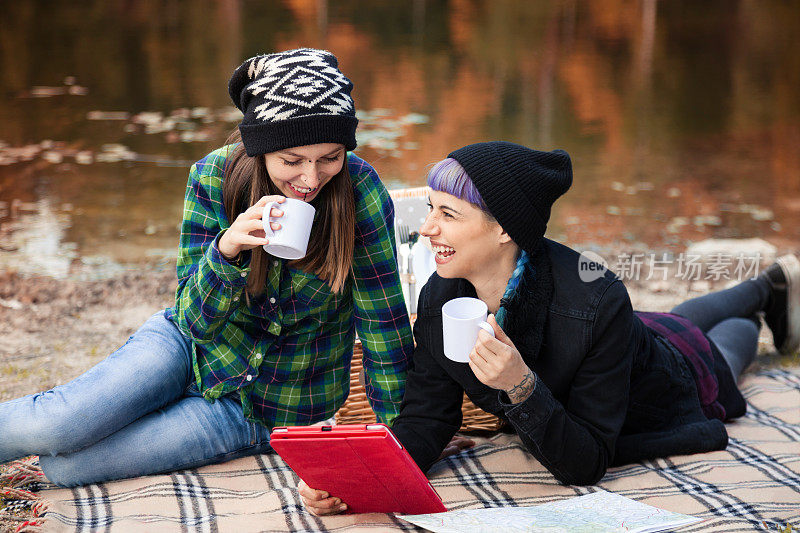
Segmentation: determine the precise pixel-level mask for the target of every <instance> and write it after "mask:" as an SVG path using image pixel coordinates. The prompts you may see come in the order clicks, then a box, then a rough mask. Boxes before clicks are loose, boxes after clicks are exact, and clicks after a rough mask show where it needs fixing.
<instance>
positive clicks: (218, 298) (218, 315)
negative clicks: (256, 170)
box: [174, 152, 250, 344]
mask: <svg viewBox="0 0 800 533" xmlns="http://www.w3.org/2000/svg"><path fill="white" fill-rule="evenodd" d="M224 162H225V158H224V157H222V156H220V155H219V152H212V153H211V154H209V155H208V156H206V157H205V158H203V159H201V160H200V161H198V162H197V163H195V164H194V165H192V168H191V170H190V172H189V181H188V183H187V186H186V196H185V199H184V207H183V221H182V222H181V235H180V244H179V249H178V261H177V272H178V287H177V289H176V293H175V308H174V309H175V316H176V319H177V324H178V327H179V328H180V330H181V332H182V333H183V334H184V335H186V336H187V337H189V338H191V339H193V340H194V341H195V342H196V343H198V344H203V343H207V342H210V341H212V340H213V339H214V338H215V337H216V336H217V335H218V334H219V332H220V330H221V329H222V328H223V327H224V326H225V322H226V320H227V318H228V317H229V316H230V315H231V314H232V313H233V311H234V310H235V309H236V307H238V305H239V300H240V298H241V296H242V293H243V291H244V288H245V285H246V282H247V275H248V272H249V271H250V268H249V257H248V260H246V261H244V262H243V265H242V266H234V265H232V264H230V263H229V262H228V261H227V260H226V259H225V258H224V257H223V256H222V254H221V253H220V251H219V247H218V243H219V238H220V237H221V236H222V234H223V233H224V231H225V229H227V227H228V226H229V224H228V220H227V217H226V215H225V210H224V207H223V203H222V168H223V165H224ZM247 255H248V256H249V254H247Z"/></svg>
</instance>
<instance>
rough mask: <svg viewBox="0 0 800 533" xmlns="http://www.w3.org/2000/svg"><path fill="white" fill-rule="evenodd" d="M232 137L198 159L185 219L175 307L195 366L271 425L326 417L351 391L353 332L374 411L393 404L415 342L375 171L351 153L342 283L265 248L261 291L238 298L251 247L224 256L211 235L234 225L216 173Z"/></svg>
mask: <svg viewBox="0 0 800 533" xmlns="http://www.w3.org/2000/svg"><path fill="white" fill-rule="evenodd" d="M233 148H234V147H233V146H225V147H222V148H220V149H218V150H215V151H214V152H212V153H210V154H209V155H207V156H206V157H205V158H203V159H201V160H200V161H198V162H197V163H195V164H194V165H193V166H192V168H191V171H190V173H189V180H188V184H187V188H186V197H185V202H184V213H183V222H182V224H181V236H180V246H179V254H178V263H177V272H178V288H177V290H176V295H175V306H174V307H172V308H170V309H168V310H167V318H169V319H171V320H173V321H174V322H175V323H176V324H177V325H178V327H179V328H180V329H181V331H182V333H183V334H184V335H186V336H187V337H188V338H191V339H192V345H193V352H194V354H193V362H194V373H195V377H196V380H197V383H198V386H199V389H200V391H201V393H202V394H203V396H204V397H205V398H206V399H207V400H209V401H213V400H214V399H216V398H219V397H221V396H223V395H226V394H238V395H239V398H240V400H241V403H242V407H243V409H244V412H245V415H246V416H247V417H248V418H250V419H252V420H255V421H257V422H259V423H262V424H264V425H266V426H267V427H270V428H272V427H275V426H281V425H303V424H310V423H314V422H318V421H320V420H325V419H327V418H330V417H331V416H332V415H333V414H334V413H335V412H336V410H338V409H339V407H341V405H342V404H343V403H344V401H345V400H346V398H347V394H348V392H349V386H350V377H349V369H350V359H351V357H352V353H353V341H354V335H355V334H356V333H357V334H358V336H359V338H360V339H361V341H362V344H363V357H364V369H365V371H366V383H365V385H366V389H367V396H368V398H369V400H370V403H371V405H372V408H373V410H374V411H375V413H376V415H377V417H378V419H379V420H381V421H383V422H386V423H391V422H392V421H393V420H394V418H395V416H397V413H398V412H399V409H400V402H401V400H402V397H403V391H404V387H405V375H406V367H407V366H408V362H409V360H410V357H411V353H412V350H413V342H412V337H411V328H410V326H409V321H408V314H407V312H406V307H405V302H404V300H403V295H402V290H401V285H400V278H399V274H398V271H397V260H396V256H395V250H396V248H395V241H394V231H393V230H392V228H393V224H394V207H393V205H392V202H391V199H390V197H389V194H388V192H387V191H386V188H385V187H384V186H383V184H382V183H381V181H380V179H379V178H378V175H377V173H376V172H375V170H374V169H373V168H372V167H371V166H370V165H369V164H368V163H366V162H365V161H363V160H361V159H360V158H358V157H357V156H355V155H354V154H348V158H347V164H348V170H349V171H350V175H351V178H352V181H353V193H354V197H355V203H356V231H355V251H354V253H353V275H352V276H351V278H350V279H349V280H348V283H347V286H346V288H345V290H344V291H343V293H342V294H334V293H332V292H331V290H330V287H329V286H328V285H327V284H326V283H325V282H324V281H322V280H321V279H319V278H317V277H316V276H315V275H314V274H309V273H306V272H303V271H301V270H298V269H296V268H293V267H291V266H289V265H288V264H287V263H288V261H286V260H283V259H278V258H272V259H273V260H272V263H271V264H270V267H269V271H268V275H267V280H266V287H265V291H264V294H262V295H260V296H258V297H255V298H251V299H250V303H249V305H247V303H246V299H245V294H244V289H245V284H246V281H247V275H248V273H249V271H250V264H249V254H244V260H243V261H242V263H241V265H238V266H236V265H233V264H231V263H228V262H227V261H226V260H225V258H224V257H223V256H222V255H221V253H220V252H219V248H218V246H217V244H218V242H219V238H220V236H221V235H222V234H223V233H224V231H225V230H226V229H227V228H228V227H229V226H230V223H229V221H228V220H227V217H226V215H225V210H224V207H223V203H222V176H223V170H224V168H225V163H226V158H227V157H229V156H230V154H231V153H232V150H233Z"/></svg>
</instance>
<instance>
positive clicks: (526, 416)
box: [519, 413, 528, 420]
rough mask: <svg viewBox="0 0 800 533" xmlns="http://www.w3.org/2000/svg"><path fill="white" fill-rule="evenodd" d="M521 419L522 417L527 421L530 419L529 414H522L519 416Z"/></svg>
mask: <svg viewBox="0 0 800 533" xmlns="http://www.w3.org/2000/svg"><path fill="white" fill-rule="evenodd" d="M519 417H520V418H521V419H522V420H527V419H528V413H520V414H519Z"/></svg>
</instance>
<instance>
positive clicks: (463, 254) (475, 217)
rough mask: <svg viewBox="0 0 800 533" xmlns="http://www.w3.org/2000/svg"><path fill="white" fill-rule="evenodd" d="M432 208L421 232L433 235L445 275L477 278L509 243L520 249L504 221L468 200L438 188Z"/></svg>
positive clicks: (440, 270)
mask: <svg viewBox="0 0 800 533" xmlns="http://www.w3.org/2000/svg"><path fill="white" fill-rule="evenodd" d="M430 208H431V211H430V213H428V217H427V218H426V219H425V222H424V223H423V224H422V227H421V228H420V234H422V235H424V236H425V237H429V238H430V240H431V246H432V247H433V251H434V253H435V258H436V272H437V273H438V274H439V275H440V276H441V277H443V278H464V279H467V280H470V281H473V280H476V279H479V278H482V277H485V276H486V275H487V274H489V273H491V272H493V271H494V270H495V268H496V267H497V265H498V257H500V256H502V255H504V254H505V252H506V250H508V249H509V246H511V247H513V248H514V249H516V245H515V244H514V243H513V241H512V240H511V238H510V237H509V236H508V234H507V233H505V232H504V231H503V228H502V227H500V224H498V223H497V222H495V221H493V220H490V219H489V218H488V217H487V216H486V215H485V214H484V212H483V211H481V210H480V209H479V208H478V207H476V206H474V205H473V204H471V203H469V202H467V201H465V200H461V199H459V198H456V197H455V196H452V195H450V194H447V193H444V192H440V191H435V190H434V191H431V193H430Z"/></svg>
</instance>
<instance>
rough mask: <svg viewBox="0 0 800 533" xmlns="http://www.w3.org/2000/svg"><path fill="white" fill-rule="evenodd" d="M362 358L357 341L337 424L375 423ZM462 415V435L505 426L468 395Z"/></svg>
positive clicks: (462, 408)
mask: <svg viewBox="0 0 800 533" xmlns="http://www.w3.org/2000/svg"><path fill="white" fill-rule="evenodd" d="M361 356H362V352H361V341H359V340H356V342H355V344H354V345H353V360H352V362H351V363H350V395H349V396H348V397H347V401H346V402H344V405H343V406H342V407H341V409H339V410H338V411H337V412H336V423H337V424H369V423H372V422H375V413H373V412H372V408H371V407H370V405H369V401H368V400H367V392H366V390H365V389H364V378H363V375H362V363H361ZM461 413H462V414H463V416H464V419H463V421H462V423H461V429H460V431H461V432H462V433H470V432H486V431H497V430H499V429H500V428H501V427H502V426H503V421H502V420H500V419H499V418H497V417H496V416H494V415H491V414H489V413H487V412H486V411H483V410H482V409H480V408H478V407H476V406H475V404H474V403H472V401H471V400H470V399H469V398H468V397H467V395H466V394H465V395H464V402H463V403H462V404H461Z"/></svg>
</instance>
